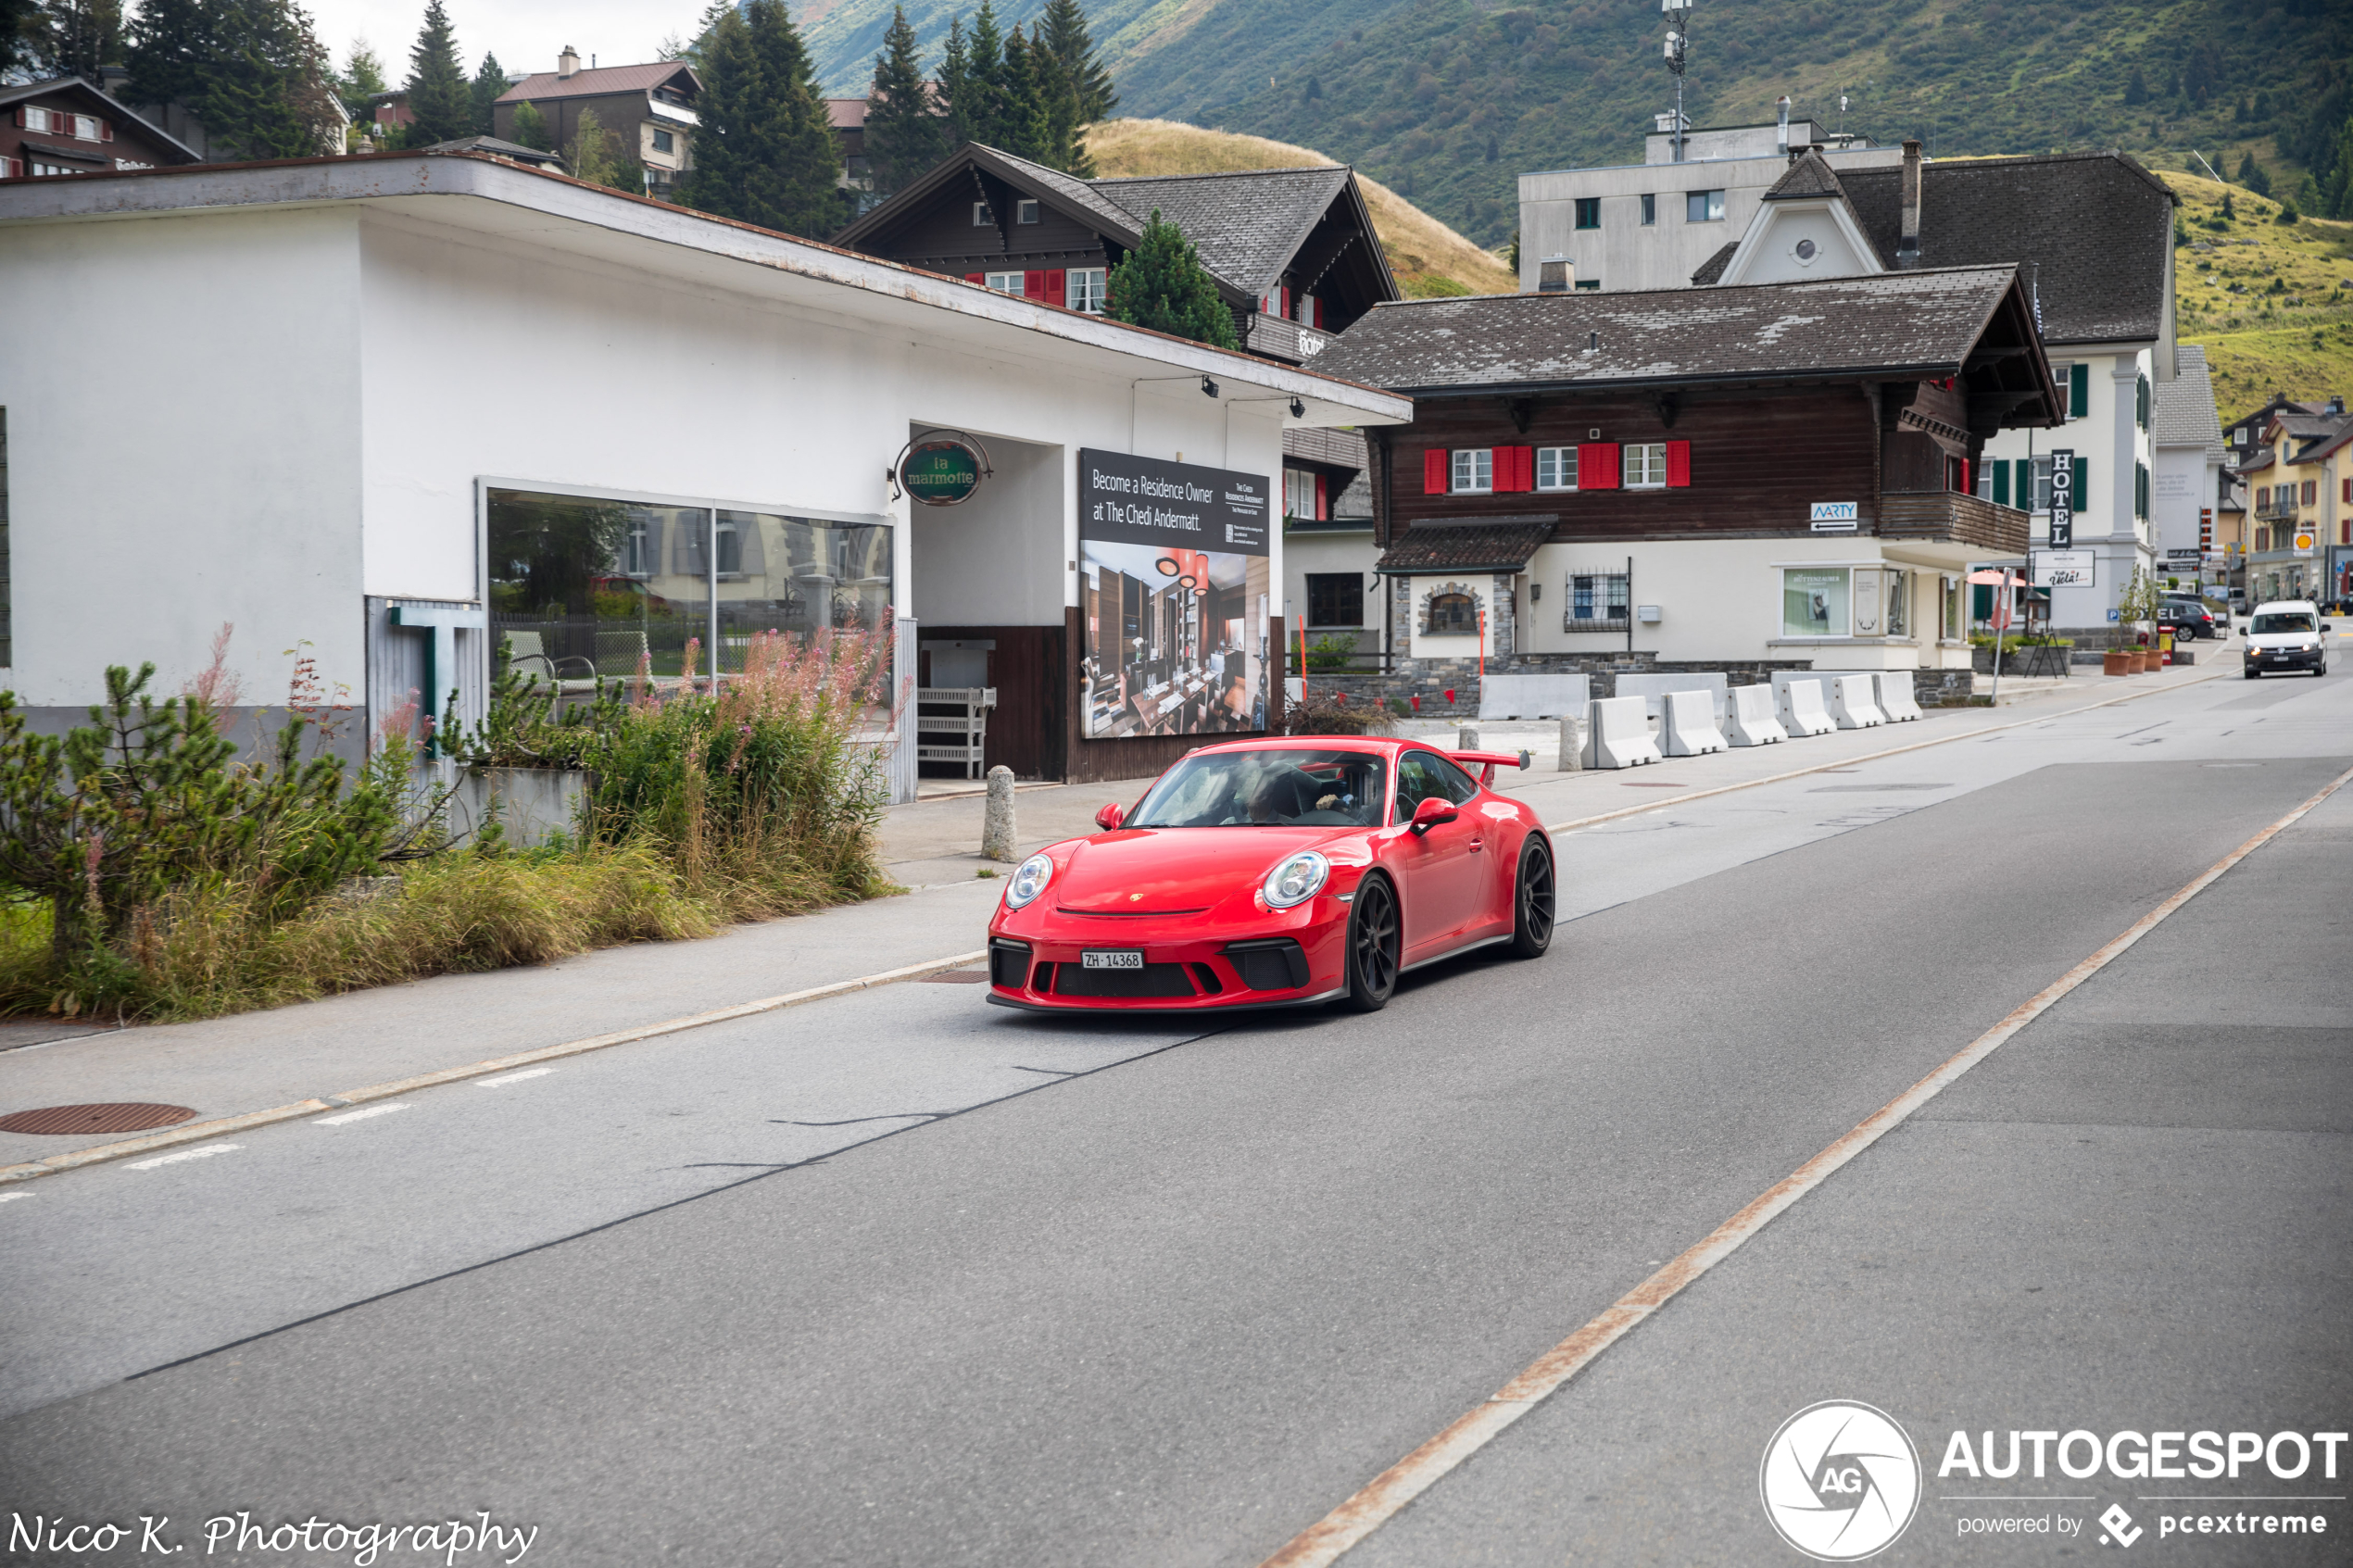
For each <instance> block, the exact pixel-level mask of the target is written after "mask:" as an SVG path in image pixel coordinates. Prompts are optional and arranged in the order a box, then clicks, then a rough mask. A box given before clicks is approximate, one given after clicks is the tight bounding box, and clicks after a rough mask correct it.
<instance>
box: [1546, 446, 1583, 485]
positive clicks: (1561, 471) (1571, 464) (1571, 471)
mask: <svg viewBox="0 0 2353 1568" xmlns="http://www.w3.org/2000/svg"><path fill="white" fill-rule="evenodd" d="M1536 488H1537V489H1539V490H1551V491H1563V490H1574V489H1576V488H1577V448H1576V447H1574V446H1539V447H1538V448H1536Z"/></svg>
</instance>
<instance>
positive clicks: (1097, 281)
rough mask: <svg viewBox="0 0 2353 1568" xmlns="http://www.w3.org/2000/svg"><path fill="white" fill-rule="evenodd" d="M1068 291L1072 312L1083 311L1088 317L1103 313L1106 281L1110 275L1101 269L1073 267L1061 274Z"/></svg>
mask: <svg viewBox="0 0 2353 1568" xmlns="http://www.w3.org/2000/svg"><path fill="white" fill-rule="evenodd" d="M1063 276H1064V278H1065V279H1066V281H1067V282H1066V286H1067V288H1068V290H1069V295H1068V302H1069V305H1070V307H1071V308H1072V309H1073V310H1083V311H1085V312H1086V313H1087V314H1088V315H1089V316H1100V315H1101V314H1102V313H1103V300H1104V297H1105V294H1106V292H1107V291H1106V287H1105V284H1106V281H1107V280H1108V278H1109V277H1110V273H1109V272H1108V270H1106V269H1104V268H1101V267H1074V268H1072V269H1071V270H1069V271H1068V272H1067V273H1065V274H1063Z"/></svg>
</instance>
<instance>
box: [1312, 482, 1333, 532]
mask: <svg viewBox="0 0 2353 1568" xmlns="http://www.w3.org/2000/svg"><path fill="white" fill-rule="evenodd" d="M1327 483H1328V479H1327V476H1326V475H1324V474H1320V473H1319V474H1317V475H1316V476H1315V521H1317V522H1322V521H1325V520H1326V519H1327V518H1329V517H1330V516H1331V515H1332V502H1331V494H1330V492H1329V491H1328V490H1327V489H1326V488H1325V486H1326V485H1327Z"/></svg>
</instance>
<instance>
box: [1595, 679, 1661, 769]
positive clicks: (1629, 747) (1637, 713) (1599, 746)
mask: <svg viewBox="0 0 2353 1568" xmlns="http://www.w3.org/2000/svg"><path fill="white" fill-rule="evenodd" d="M1585 735H1586V740H1585V766H1587V767H1588V768H1636V767H1640V766H1641V765H1642V764H1643V763H1645V762H1655V761H1657V760H1659V755H1658V743H1657V742H1655V741H1654V740H1652V739H1651V725H1650V720H1649V719H1648V718H1647V717H1645V716H1644V715H1643V713H1642V698H1641V697H1638V696H1604V697H1596V698H1594V699H1593V700H1592V702H1591V703H1589V704H1588V705H1587V706H1586V719H1585Z"/></svg>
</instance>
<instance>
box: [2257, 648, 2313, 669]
mask: <svg viewBox="0 0 2353 1568" xmlns="http://www.w3.org/2000/svg"><path fill="white" fill-rule="evenodd" d="M2321 660H2322V650H2321V649H2319V648H2249V649H2247V650H2246V667H2247V668H2248V669H2249V670H2318V669H2319V668H2320V667H2321Z"/></svg>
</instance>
